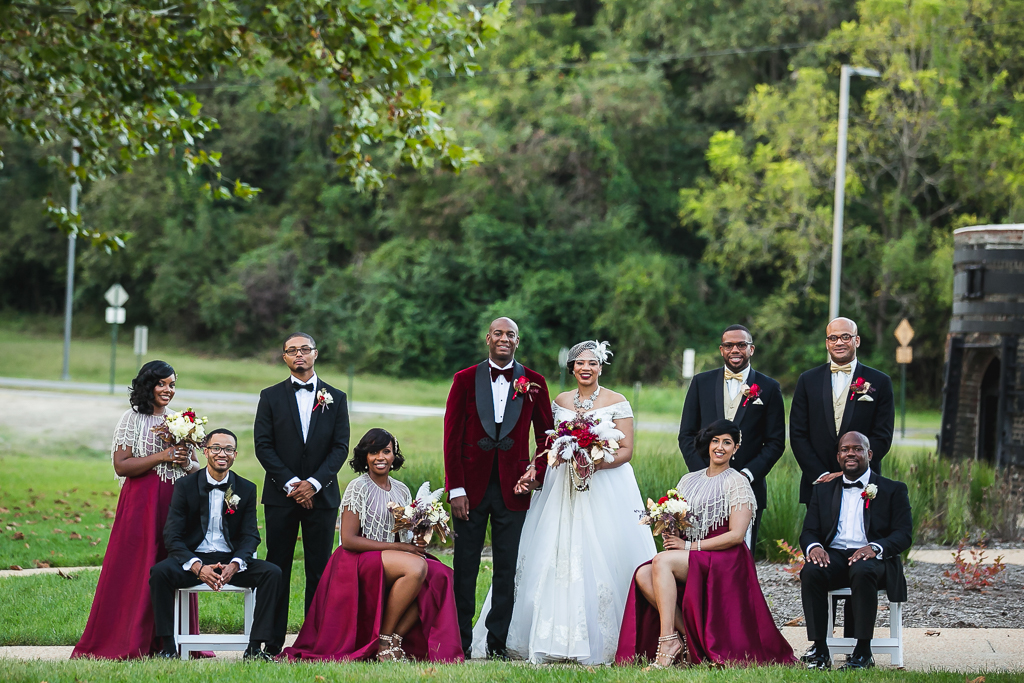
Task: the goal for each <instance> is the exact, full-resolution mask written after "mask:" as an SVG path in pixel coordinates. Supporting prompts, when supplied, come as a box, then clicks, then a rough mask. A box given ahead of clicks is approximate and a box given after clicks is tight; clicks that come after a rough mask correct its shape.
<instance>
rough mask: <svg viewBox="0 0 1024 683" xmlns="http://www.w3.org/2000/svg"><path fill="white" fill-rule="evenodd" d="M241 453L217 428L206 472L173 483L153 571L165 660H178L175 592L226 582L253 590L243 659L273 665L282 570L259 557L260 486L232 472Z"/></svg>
mask: <svg viewBox="0 0 1024 683" xmlns="http://www.w3.org/2000/svg"><path fill="white" fill-rule="evenodd" d="M237 447H238V439H237V438H236V437H235V435H234V433H232V432H230V431H228V430H227V429H215V430H213V431H212V432H210V434H209V436H208V437H207V439H206V445H205V446H204V447H203V453H204V454H205V455H206V462H207V465H206V468H205V469H202V470H199V471H198V472H196V473H194V474H190V475H188V476H187V477H183V478H181V479H179V480H178V481H177V482H175V484H174V494H173V495H172V497H171V509H170V511H169V512H168V513H167V523H166V525H165V526H164V545H165V546H166V547H167V559H165V560H163V561H162V562H158V563H157V564H155V565H154V566H153V567H152V568H151V569H150V570H149V590H150V596H151V598H152V600H153V617H154V621H155V623H156V635H157V636H159V637H160V638H162V639H163V651H162V652H161V654H160V656H161V657H166V658H175V657H177V656H178V655H177V650H176V648H175V645H174V636H173V635H172V634H173V632H174V596H175V592H176V591H177V589H179V588H188V587H190V586H198V585H199V584H200V583H205V584H206V585H207V586H209V587H210V588H212V589H213V590H215V591H219V590H220V589H221V588H222V587H223V586H225V585H227V584H231V585H233V586H244V587H247V588H255V589H256V610H255V614H254V615H253V623H252V630H251V631H250V633H249V647H248V648H247V649H246V651H245V654H244V655H243V657H244V658H245V659H255V660H262V661H274V660H273V658H272V657H271V656H270V655H268V654H267V653H266V652H264V651H263V649H262V644H263V643H265V642H267V641H269V640H270V638H271V635H272V633H273V628H274V608H275V607H276V605H277V593H278V590H279V589H280V585H281V584H280V582H281V570H280V569H278V568H277V567H276V566H274V565H272V564H270V563H269V562H264V561H263V560H257V559H256V558H255V556H256V548H257V546H259V544H260V532H259V529H258V528H257V526H256V485H255V484H253V483H252V482H251V481H249V480H247V479H243V478H242V477H240V476H238V475H237V474H235V473H234V472H232V471H231V466H232V465H233V464H234V462H235V455H236V452H237V451H236V449H237ZM285 592H286V593H287V591H285Z"/></svg>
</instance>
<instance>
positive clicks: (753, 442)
mask: <svg viewBox="0 0 1024 683" xmlns="http://www.w3.org/2000/svg"><path fill="white" fill-rule="evenodd" d="M718 351H719V353H721V354H722V359H723V360H724V361H725V366H724V367H721V368H716V369H715V370H709V371H707V372H702V373H700V374H698V375H696V376H695V377H694V378H693V381H692V382H690V388H689V390H688V391H687V392H686V400H685V402H684V403H683V417H682V421H681V423H680V425H679V450H681V451H682V452H683V459H684V460H685V461H686V466H687V467H688V468H689V469H690V471H691V472H696V471H698V470H701V469H703V468H705V467H707V466H708V464H709V463H708V453H707V452H706V451H705V452H703V453H701V452H698V450H697V444H696V443H695V440H696V436H697V432H699V431H700V430H701V429H703V428H704V427H707V426H708V425H709V424H711V423H712V422H714V421H715V420H721V419H723V418H724V419H726V420H731V421H732V422H734V423H736V424H737V425H738V426H739V428H740V431H741V432H742V434H743V439H742V440H741V441H740V447H739V449H737V451H736V455H735V456H733V459H732V466H733V468H734V469H737V470H739V471H740V472H742V473H743V474H744V475H746V477H747V479H749V480H750V486H751V488H753V489H754V496H755V497H756V498H757V514H756V515H755V516H754V526H753V527H752V528H751V534H750V535H751V538H750V542H749V546H750V549H751V550H753V549H754V546H755V545H756V544H757V532H758V530H759V528H760V526H761V514H762V513H763V512H764V509H765V507H766V506H767V505H768V487H767V485H766V484H765V477H767V476H768V473H769V472H770V471H771V469H772V467H774V466H775V463H777V462H778V461H779V458H781V457H782V453H783V452H784V451H785V449H786V409H785V407H784V405H783V402H782V391H781V389H780V388H779V383H778V382H776V381H775V380H774V379H772V378H771V377H769V376H768V375H765V374H763V373H760V372H757V371H756V370H754V368H752V367H751V366H750V358H751V357H752V356H753V355H754V340H753V337H751V335H750V330H748V329H747V328H745V327H743V326H742V325H731V326H730V327H727V328H726V329H725V331H724V332H723V333H722V343H721V344H719V346H718Z"/></svg>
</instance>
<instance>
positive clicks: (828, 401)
mask: <svg viewBox="0 0 1024 683" xmlns="http://www.w3.org/2000/svg"><path fill="white" fill-rule="evenodd" d="M823 374H824V379H823V381H822V383H821V402H822V403H823V404H824V406H825V417H826V418H827V419H826V420H825V422H827V423H828V431H829V432H830V433H831V434H832V436H833V437H836V438H838V437H839V435H838V434H836V409H835V407H834V406H833V405H832V372H831V371H830V370H829V369H828V366H826V367H825V372H824V373H823ZM851 412H853V411H850V410H847V411H845V413H851Z"/></svg>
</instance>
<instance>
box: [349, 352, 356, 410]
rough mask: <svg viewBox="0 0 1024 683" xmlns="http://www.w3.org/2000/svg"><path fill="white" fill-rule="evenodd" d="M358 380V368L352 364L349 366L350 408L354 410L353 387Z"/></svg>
mask: <svg viewBox="0 0 1024 683" xmlns="http://www.w3.org/2000/svg"><path fill="white" fill-rule="evenodd" d="M355 378H356V366H355V365H354V364H352V363H349V364H348V408H349V410H352V385H353V384H355Z"/></svg>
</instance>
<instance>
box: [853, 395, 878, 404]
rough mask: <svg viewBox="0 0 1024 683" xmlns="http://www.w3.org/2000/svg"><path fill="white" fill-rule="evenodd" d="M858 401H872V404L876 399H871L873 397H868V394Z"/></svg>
mask: <svg viewBox="0 0 1024 683" xmlns="http://www.w3.org/2000/svg"><path fill="white" fill-rule="evenodd" d="M857 400H858V401H872V402H873V401H874V400H875V399H873V398H871V397H870V396H868V395H867V394H864V395H863V396H861V397H860V398H858V399H857Z"/></svg>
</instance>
